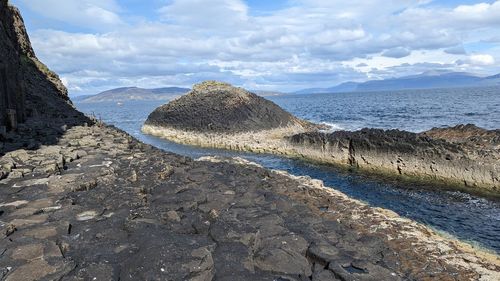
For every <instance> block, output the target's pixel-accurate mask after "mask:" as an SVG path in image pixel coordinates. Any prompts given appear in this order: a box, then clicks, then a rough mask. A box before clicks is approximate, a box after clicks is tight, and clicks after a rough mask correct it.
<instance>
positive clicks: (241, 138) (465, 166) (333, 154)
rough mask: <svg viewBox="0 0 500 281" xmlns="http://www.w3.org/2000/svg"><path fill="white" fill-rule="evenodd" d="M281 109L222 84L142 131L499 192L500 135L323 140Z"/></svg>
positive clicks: (337, 136)
mask: <svg viewBox="0 0 500 281" xmlns="http://www.w3.org/2000/svg"><path fill="white" fill-rule="evenodd" d="M319 128H320V127H319V126H317V125H313V124H311V123H308V122H306V121H303V120H299V119H298V118H296V117H294V116H292V115H291V114H289V113H287V112H285V111H284V110H283V109H281V108H280V107H279V106H277V105H275V104H273V103H271V102H269V101H265V100H264V99H263V98H257V97H255V96H253V95H252V94H250V93H248V92H247V91H245V90H243V89H241V88H235V87H232V86H230V85H228V84H225V83H220V82H205V83H202V84H200V85H196V86H195V87H194V89H193V91H192V92H191V93H190V94H188V95H186V96H184V97H181V98H179V99H178V100H175V101H173V102H170V103H168V104H166V105H164V106H161V107H159V108H158V109H156V110H155V111H154V112H153V113H151V115H150V116H149V118H148V120H147V121H146V123H145V125H144V126H143V128H142V130H143V132H145V133H147V134H151V135H155V136H158V137H163V138H166V139H169V140H171V141H175V142H179V143H185V144H191V145H199V146H203V147H213V148H225V149H233V150H244V151H251V152H262V153H274V154H279V155H285V156H290V157H296V158H302V159H306V160H310V161H316V162H322V163H327V164H334V165H340V166H344V167H349V168H356V169H359V170H360V171H365V172H370V173H375V174H381V175H384V176H387V175H390V176H394V177H399V178H405V179H410V180H417V181H429V182H435V183H441V184H446V185H448V186H454V187H459V188H465V189H468V188H471V189H468V190H469V191H480V192H482V191H488V192H493V193H494V194H498V192H499V191H500V167H499V166H498V162H499V161H500V145H499V143H500V141H499V139H500V137H499V135H500V133H499V132H500V130H491V131H488V130H484V129H481V128H478V127H475V126H473V125H461V126H457V127H454V128H447V129H433V130H431V131H428V132H424V133H421V134H416V133H411V132H405V131H399V130H379V129H363V130H360V131H357V132H346V131H339V132H333V133H326V132H322V131H320V130H318V129H319Z"/></svg>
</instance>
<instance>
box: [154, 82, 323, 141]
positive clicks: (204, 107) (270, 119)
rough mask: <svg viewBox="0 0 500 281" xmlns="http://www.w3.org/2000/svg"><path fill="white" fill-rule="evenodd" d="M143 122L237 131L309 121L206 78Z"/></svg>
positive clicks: (207, 130) (280, 126)
mask: <svg viewBox="0 0 500 281" xmlns="http://www.w3.org/2000/svg"><path fill="white" fill-rule="evenodd" d="M145 124H146V125H149V126H153V127H168V128H173V129H179V130H185V131H194V132H205V133H223V134H237V133H244V132H250V131H254V132H256V131H264V130H271V129H277V128H284V127H291V126H302V127H304V128H312V127H314V125H313V124H311V123H309V122H306V121H304V120H300V119H298V118H296V117H294V116H293V115H291V114H290V113H288V112H286V111H284V110H283V109H281V108H280V107H279V106H277V105H276V104H274V103H273V102H271V101H269V100H266V99H264V98H262V97H259V96H257V95H256V94H253V93H251V92H248V91H246V90H244V89H242V88H237V87H233V86H231V85H230V84H227V83H223V82H217V81H206V82H203V83H200V84H197V85H195V86H194V87H193V90H192V91H191V92H189V93H188V94H186V95H184V96H182V97H180V98H178V99H176V100H173V101H171V102H170V103H168V104H166V105H163V106H160V107H159V108H157V109H156V110H154V111H153V112H152V113H151V114H150V115H149V117H148V119H147V120H146V123H145Z"/></svg>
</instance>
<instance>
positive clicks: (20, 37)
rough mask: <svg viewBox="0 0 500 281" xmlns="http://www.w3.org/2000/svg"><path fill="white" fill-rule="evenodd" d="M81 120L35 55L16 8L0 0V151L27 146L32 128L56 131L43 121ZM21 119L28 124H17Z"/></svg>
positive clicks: (49, 132) (70, 122)
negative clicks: (0, 142) (0, 143)
mask: <svg viewBox="0 0 500 281" xmlns="http://www.w3.org/2000/svg"><path fill="white" fill-rule="evenodd" d="M85 121H86V119H85V117H84V116H83V115H82V114H81V113H79V112H78V111H76V110H75V109H74V108H73V106H72V104H71V102H70V101H69V99H68V95H67V90H66V87H65V86H64V85H63V84H62V82H61V81H60V79H59V77H58V76H57V74H55V73H54V72H52V71H50V70H49V69H48V68H47V67H46V66H45V65H44V64H43V63H41V62H40V61H39V60H38V59H37V57H36V55H35V52H34V51H33V48H32V47H31V43H30V40H29V37H28V34H27V32H26V29H25V27H24V22H23V19H22V17H21V15H20V13H19V10H18V9H17V8H15V7H13V6H10V5H9V4H8V1H7V0H0V140H1V141H2V145H0V154H1V153H2V151H5V150H12V149H14V148H16V147H23V146H28V145H29V143H27V142H26V141H28V140H31V139H32V136H34V135H36V134H35V132H39V133H41V134H42V135H46V136H55V135H56V134H57V132H55V131H54V129H52V128H44V127H47V126H44V124H47V123H58V125H59V126H58V127H60V126H63V125H73V124H79V123H82V122H85ZM25 122H29V125H26V126H20V124H22V123H25ZM9 132H12V133H9ZM52 139H53V138H52ZM52 141H53V140H52Z"/></svg>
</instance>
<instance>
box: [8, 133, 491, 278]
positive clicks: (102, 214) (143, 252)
mask: <svg viewBox="0 0 500 281" xmlns="http://www.w3.org/2000/svg"><path fill="white" fill-rule="evenodd" d="M0 163H1V164H2V171H3V173H4V178H3V179H2V180H1V181H0V198H1V199H0V235H1V240H0V279H1V280H314V281H316V280H498V279H499V277H500V260H499V259H498V256H495V255H492V254H488V253H485V252H482V251H480V250H477V249H472V248H471V247H470V246H467V245H465V244H462V243H460V242H457V241H454V240H450V239H445V238H442V237H440V236H438V235H436V234H435V233H434V232H433V231H431V230H430V229H428V228H426V227H425V226H422V225H420V224H417V223H415V222H413V221H410V220H408V219H404V218H401V217H399V216H398V215H396V214H394V213H392V212H390V211H387V210H383V209H378V208H372V207H369V206H367V205H366V204H364V203H362V202H359V201H356V200H353V199H350V198H348V197H347V196H345V195H343V194H342V193H340V192H337V191H335V190H333V189H330V188H326V187H324V186H323V185H322V183H321V182H320V181H317V180H312V179H310V178H304V177H294V176H292V175H289V174H287V173H285V172H280V171H269V170H266V169H263V168H262V167H260V166H258V165H256V164H252V163H249V162H246V161H245V160H242V159H220V158H210V157H209V158H203V159H198V160H196V161H195V160H192V159H189V158H186V157H182V156H178V155H174V154H170V153H166V152H163V151H160V150H158V149H156V148H154V147H151V146H148V145H145V144H142V143H140V142H138V141H136V140H135V139H133V138H132V137H130V136H129V135H127V134H126V133H124V132H122V131H119V130H117V129H115V128H112V127H107V126H97V125H96V126H90V127H89V126H87V127H86V126H75V127H73V128H70V129H68V130H67V131H66V132H65V133H64V134H63V135H62V137H61V138H60V140H59V141H58V143H57V144H54V145H48V146H41V147H40V148H39V149H36V150H24V149H21V150H14V151H11V152H9V153H7V154H6V155H5V156H3V157H2V158H1V159H0Z"/></svg>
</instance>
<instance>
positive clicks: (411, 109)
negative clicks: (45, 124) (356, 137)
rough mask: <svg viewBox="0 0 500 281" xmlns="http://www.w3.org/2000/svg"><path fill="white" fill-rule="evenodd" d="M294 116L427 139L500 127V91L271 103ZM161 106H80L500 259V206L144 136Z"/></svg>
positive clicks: (194, 152)
mask: <svg viewBox="0 0 500 281" xmlns="http://www.w3.org/2000/svg"><path fill="white" fill-rule="evenodd" d="M269 99H271V100H272V101H274V102H275V103H277V104H278V105H280V106H281V107H283V108H284V109H286V110H288V111H289V112H291V113H293V114H294V115H296V116H298V117H301V118H304V119H307V120H310V121H312V122H317V123H326V124H331V125H332V127H333V129H344V130H356V129H360V128H364V127H369V128H383V129H403V130H408V131H413V132H420V131H424V130H428V129H431V128H433V127H443V126H446V125H456V124H466V123H473V124H476V125H478V126H480V127H484V128H488V129H498V128H500V87H490V88H461V89H447V90H408V91H387V92H362V93H335V94H313V95H288V96H275V97H269ZM162 103H164V102H161V101H140V102H139V101H134V102H125V103H123V104H122V105H117V104H116V103H98V104H85V103H77V104H76V106H77V108H78V109H79V110H81V111H83V112H85V113H87V114H93V115H95V116H96V117H97V118H101V119H102V120H103V121H105V122H106V123H108V124H112V125H115V126H116V127H118V128H120V129H123V130H125V131H126V132H128V133H129V134H131V135H133V136H134V137H136V138H137V139H139V140H141V141H143V142H145V143H148V144H152V145H154V146H156V147H158V148H161V149H164V150H166V151H170V152H174V153H178V154H182V155H185V156H189V157H193V158H198V157H201V156H206V155H221V156H240V157H243V158H246V159H248V160H250V161H254V162H257V163H259V164H261V165H263V166H264V167H267V168H271V169H280V170H285V171H288V172H290V173H292V174H295V175H308V176H311V177H312V178H317V179H320V180H323V181H324V183H325V185H326V186H329V187H332V188H334V189H337V190H339V191H342V192H344V193H345V194H347V195H349V196H350V197H352V198H355V199H358V200H362V201H364V202H367V203H368V204H370V205H371V206H376V207H382V208H386V209H390V210H392V211H394V212H396V213H398V214H399V215H401V216H404V217H407V218H411V219H414V220H416V221H418V222H421V223H424V224H426V225H428V226H430V227H432V228H434V229H436V230H438V231H441V232H445V233H447V234H451V235H453V236H455V237H457V238H459V239H462V240H465V241H469V242H471V243H473V244H478V245H480V246H482V247H485V248H487V249H490V250H492V251H495V252H497V253H500V235H499V234H500V200H499V199H495V198H485V197H480V196H476V195H470V194H467V193H463V192H459V191H453V190H443V189H441V188H437V187H435V186H432V185H415V184H408V183H400V182H398V181H394V180H393V181H387V180H380V179H376V178H367V177H364V176H362V175H359V174H356V173H353V172H347V171H343V170H339V169H336V168H334V167H329V166H323V165H313V164H310V163H306V162H303V161H299V160H293V159H287V158H282V157H279V156H274V155H267V154H253V153H244V152H234V151H227V150H218V149H202V148H197V147H193V146H187V145H179V144H175V143H172V142H169V141H166V140H162V139H159V138H156V137H152V136H148V135H144V134H142V133H141V126H142V124H143V123H144V121H145V120H146V118H147V116H148V115H149V113H150V112H152V111H153V110H154V109H155V108H156V107H158V106H160V105H161V104H162Z"/></svg>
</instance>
